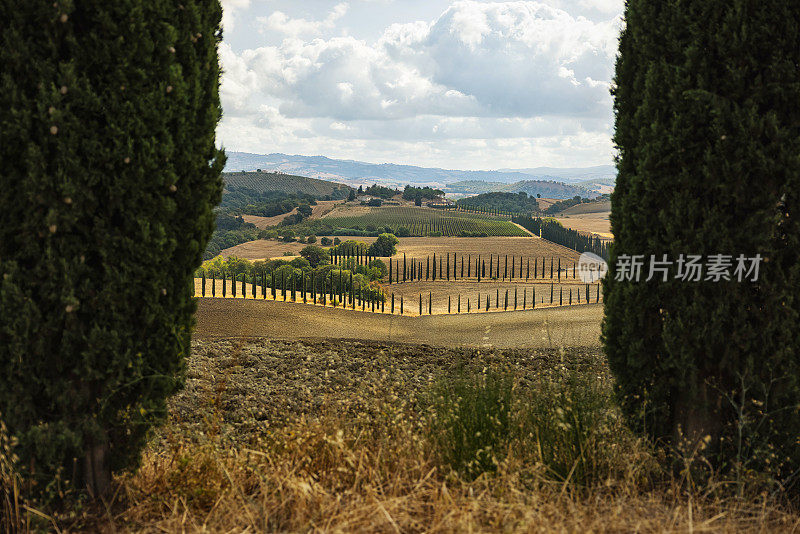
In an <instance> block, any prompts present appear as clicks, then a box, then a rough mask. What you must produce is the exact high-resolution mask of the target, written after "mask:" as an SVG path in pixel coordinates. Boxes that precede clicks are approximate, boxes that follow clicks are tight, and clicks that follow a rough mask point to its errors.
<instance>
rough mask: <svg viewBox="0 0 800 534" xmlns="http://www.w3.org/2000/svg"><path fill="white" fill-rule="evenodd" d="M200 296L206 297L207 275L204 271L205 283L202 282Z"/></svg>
mask: <svg viewBox="0 0 800 534" xmlns="http://www.w3.org/2000/svg"><path fill="white" fill-rule="evenodd" d="M200 294H201V296H203V297H205V296H206V273H205V271H203V281H202V287H201V289H200Z"/></svg>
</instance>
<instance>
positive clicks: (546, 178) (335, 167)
mask: <svg viewBox="0 0 800 534" xmlns="http://www.w3.org/2000/svg"><path fill="white" fill-rule="evenodd" d="M227 155H228V162H227V164H226V166H225V170H226V171H227V172H240V171H255V170H258V169H261V170H264V171H279V172H281V173H286V174H293V175H300V176H308V177H310V178H319V179H323V180H334V181H337V182H342V183H345V184H348V185H352V186H356V187H357V186H359V185H372V184H373V183H377V184H379V185H383V186H387V187H402V186H403V185H405V184H414V185H430V186H435V187H438V188H441V189H443V190H444V191H445V192H446V193H448V196H452V197H461V196H466V195H470V194H476V193H484V192H487V190H485V189H486V187H489V188H490V189H489V191H514V192H518V191H526V192H527V193H528V194H534V195H535V194H536V193H537V192H538V193H540V194H542V196H543V197H544V196H546V194H545V193H544V192H542V191H544V190H553V191H555V190H563V192H562V193H561V194H560V196H558V197H555V196H550V197H549V198H570V197H573V196H575V195H581V196H596V195H597V194H599V193H606V192H608V191H609V190H610V189H612V188H613V185H614V181H615V179H616V174H617V173H616V169H615V167H614V166H613V165H601V166H598V167H588V168H565V169H558V168H551V167H538V168H531V169H500V170H496V171H461V170H450V169H438V168H426V167H415V166H412V165H396V164H393V163H383V164H375V163H365V162H362V161H354V160H338V159H331V158H327V157H325V156H292V155H287V154H249V153H246V152H227ZM458 182H461V183H460V184H458ZM465 182H467V183H465ZM531 182H548V184H549V185H545V184H540V185H541V187H539V186H537V184H535V183H531ZM520 183H521V184H522V185H519V184H520ZM556 183H560V184H562V185H564V186H566V187H563V188H562V187H559V186H555V187H554V184H556ZM482 184H486V186H484V185H482ZM471 185H474V187H471ZM451 186H452V187H451ZM508 186H512V187H508ZM515 187H516V189H515ZM532 192H533V193H532ZM592 193H593V194H592ZM549 194H550V193H548V195H549Z"/></svg>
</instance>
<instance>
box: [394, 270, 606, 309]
mask: <svg viewBox="0 0 800 534" xmlns="http://www.w3.org/2000/svg"><path fill="white" fill-rule="evenodd" d="M570 274H571V273H570ZM598 287H599V286H598V285H597V284H592V285H590V286H589V297H590V298H589V301H590V303H595V302H596V300H597V290H598ZM552 289H553V303H552V304H551V303H550V297H551V293H550V290H551V284H550V282H549V281H547V282H541V280H540V281H539V282H533V281H530V282H528V283H524V282H522V283H515V282H505V283H501V282H496V281H492V280H489V281H485V282H483V281H482V282H480V283H478V282H477V281H474V280H470V281H457V282H453V281H450V282H447V281H439V280H437V281H436V282H431V281H428V282H424V281H423V282H405V283H400V284H383V290H384V292H385V293H386V294H387V295H388V296H389V298H391V295H392V294H394V295H395V301H397V300H398V299H399V298H400V297H403V299H404V302H405V306H406V309H407V310H409V311H410V312H411V313H413V314H419V297H420V295H422V304H423V306H422V308H423V314H430V311H431V309H430V307H429V301H430V304H431V305H432V306H431V307H432V309H433V313H434V314H443V313H457V312H458V309H459V308H458V302H459V297H460V298H461V313H466V312H467V310H468V309H469V310H470V312H471V313H477V312H481V313H486V312H487V309H486V297H489V301H490V302H489V304H490V306H489V309H488V312H496V311H504V310H505V311H507V310H522V309H523V305H524V309H526V310H530V309H533V302H534V298H535V300H536V307H537V308H543V307H549V306H558V305H564V306H566V305H569V303H570V291H571V292H572V304H574V305H577V304H586V285H585V284H583V283H581V281H580V280H578V281H577V282H572V283H562V284H559V283H557V282H556V283H554V284H552ZM506 292H508V304H507V306H508V307H506ZM479 297H480V302H478V300H479ZM448 299H449V300H448ZM602 300H603V299H602V291H601V295H600V302H602ZM448 303H449V311H448ZM478 306H480V307H478Z"/></svg>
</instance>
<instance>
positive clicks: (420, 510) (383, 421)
mask: <svg viewBox="0 0 800 534" xmlns="http://www.w3.org/2000/svg"><path fill="white" fill-rule="evenodd" d="M378 348H379V347H378ZM423 348H424V347H419V348H418V349H419V350H422V349H423ZM284 349H285V350H289V351H292V350H300V349H301V346H299V345H298V346H297V347H294V348H293V347H292V346H287V347H284ZM254 350H255V349H254V348H253V347H250V348H248V349H247V351H244V350H242V347H241V346H234V347H233V349H232V350H231V351H230V352H229V353H226V354H217V353H213V354H212V353H209V354H205V357H206V360H203V361H205V362H206V363H205V364H204V365H212V364H209V363H208V362H215V363H216V364H217V365H218V367H214V368H208V369H204V368H203V366H198V365H197V362H195V363H194V364H191V363H190V377H193V376H201V378H202V380H201V384H205V386H202V387H198V386H194V387H193V388H192V389H191V391H187V392H186V393H184V394H181V395H182V397H185V398H183V400H182V401H180V402H178V403H173V405H172V409H171V419H170V422H169V423H168V424H167V425H165V426H164V427H163V428H162V429H160V430H159V432H158V433H157V436H156V438H155V439H154V440H153V441H152V442H151V444H150V446H149V447H148V448H147V450H146V451H145V452H144V454H143V457H142V465H141V468H140V469H139V470H138V471H137V472H136V473H134V474H127V475H123V476H120V477H117V478H116V483H117V490H116V493H115V494H114V495H113V497H112V498H111V499H110V501H109V502H107V503H106V504H105V505H92V506H89V507H87V508H83V509H79V511H78V513H77V516H74V517H72V518H70V517H67V516H65V517H60V518H59V517H57V518H53V520H52V522H49V521H46V520H42V522H40V525H44V527H43V528H45V529H46V528H48V526H49V527H50V528H52V530H58V529H63V531H70V532H75V531H85V532H498V531H502V532H766V531H781V532H793V531H797V530H798V529H800V515H798V513H797V512H796V511H795V510H793V509H792V508H791V507H789V506H788V505H787V504H786V503H781V502H779V501H777V500H773V499H771V498H769V497H767V496H765V495H760V494H755V495H752V494H751V495H748V496H747V497H746V498H730V497H724V496H722V495H725V492H720V491H717V490H718V486H713V485H712V487H711V488H710V489H709V490H707V491H703V490H698V489H692V485H691V484H686V481H685V480H684V479H681V478H680V477H672V476H670V475H668V474H666V473H665V472H664V471H663V470H662V469H661V468H660V467H659V465H660V463H659V460H660V458H658V457H657V455H656V454H655V453H654V452H653V451H652V450H651V448H650V447H649V446H647V444H645V443H643V442H642V441H639V440H636V439H634V438H632V437H630V436H627V435H622V434H624V433H620V432H617V431H616V430H615V431H614V433H613V434H612V437H611V438H609V439H610V440H611V441H610V442H608V443H605V444H602V445H601V447H607V448H608V451H606V453H605V454H606V457H607V459H608V461H610V462H611V463H612V464H613V465H612V466H611V468H610V469H608V470H607V471H606V472H605V474H604V475H603V477H602V478H601V479H599V480H598V481H597V482H592V483H587V484H585V485H577V484H575V483H574V482H571V481H569V479H568V481H567V482H561V481H557V480H555V479H554V478H553V476H551V475H550V474H549V473H548V471H547V469H546V468H545V467H544V466H543V465H541V464H537V463H535V462H531V461H530V457H531V455H529V454H527V455H526V454H525V453H524V451H522V454H518V452H519V451H516V450H511V449H509V453H508V455H507V456H506V457H505V459H504V460H503V461H502V462H500V464H499V465H498V468H497V471H496V472H494V473H491V474H483V475H481V476H479V477H478V478H477V479H474V480H468V479H465V478H463V477H461V476H460V475H458V474H457V473H456V472H453V471H450V470H449V468H448V467H446V466H443V465H442V464H441V463H439V462H437V460H436V458H437V455H436V452H435V451H433V450H432V449H431V443H430V441H428V440H427V439H426V436H427V434H426V425H427V423H426V419H425V417H420V413H419V411H416V412H415V410H414V407H413V402H414V401H413V399H412V397H413V395H403V394H402V393H403V390H404V389H407V388H408V386H407V385H405V384H402V383H400V382H397V380H396V378H397V377H398V376H401V375H394V373H395V372H400V371H396V367H395V366H394V365H391V364H389V365H387V366H386V368H385V369H384V372H379V370H378V369H375V370H374V372H375V373H378V374H377V375H376V376H379V377H380V378H379V379H378V380H377V381H378V382H380V384H378V385H376V384H372V383H365V381H364V380H358V379H355V378H356V377H357V375H358V372H357V371H353V376H352V377H351V378H353V379H354V380H353V381H352V383H351V385H350V386H343V384H345V385H346V384H348V383H350V382H349V380H347V381H345V382H341V381H340V380H337V379H336V378H335V377H333V376H332V377H331V379H330V380H328V381H329V386H330V389H329V392H330V393H329V396H326V399H327V400H326V402H324V403H323V404H322V406H321V407H320V408H318V409H315V410H312V411H311V412H309V413H304V414H300V415H298V416H297V417H293V418H292V417H289V418H287V420H286V422H280V420H281V419H282V418H281V417H278V415H277V414H272V415H266V414H264V417H262V416H261V414H259V413H255V414H254V415H255V416H256V417H255V419H254V420H251V421H247V422H245V428H241V427H237V425H240V424H241V422H237V419H236V415H235V414H236V412H237V410H240V407H241V405H242V404H243V402H242V401H243V400H244V399H250V398H251V397H252V396H253V395H255V391H256V390H255V389H250V388H251V387H252V388H255V387H256V385H253V386H248V383H247V382H241V381H234V380H232V378H233V377H234V376H241V375H242V373H244V372H248V371H247V370H249V369H253V371H252V372H253V373H254V374H253V376H254V377H257V376H259V375H258V372H259V371H258V369H257V367H258V365H256V366H255V367H256V368H254V367H252V365H253V362H254V360H253V358H254V357H256V356H258V355H259V354H263V355H265V356H264V357H267V358H275V357H277V356H279V355H276V351H278V352H280V350H281V349H280V347H279V346H278V345H275V344H274V343H273V344H271V345H268V346H267V347H266V348H265V349H264V350H262V352H261V353H258V352H253V351H254ZM302 350H306V351H307V350H311V351H312V352H313V351H314V350H317V351H319V355H318V357H319V359H330V361H333V359H331V358H334V357H333V356H332V355H331V346H330V345H327V344H325V343H322V344H320V345H319V346H318V347H311V348H310V349H309V346H307V345H304V346H303V347H302ZM359 350H360V351H361V352H363V353H364V354H361V356H362V357H366V353H365V352H364V351H365V350H366V349H364V347H361V348H360V349H359ZM376 350H377V349H376ZM383 350H400V349H397V348H396V349H391V348H388V347H387V348H384V349H383ZM381 353H383V351H381ZM401 354H402V351H400V352H398V356H399V355H401ZM309 355H310V354H307V355H306V356H309ZM306 356H303V357H298V358H296V360H297V362H300V363H301V362H305V361H307V359H306ZM474 356H475V355H473V357H474ZM477 356H478V360H481V359H482V358H483V357H482V356H480V355H477ZM551 356H553V355H551ZM540 357H545V358H546V357H547V356H546V355H544V354H542V355H540ZM563 357H564V356H563V353H562V358H563ZM431 358H432V359H429V361H430V362H433V361H436V358H437V357H434V356H433V355H431ZM508 359H513V355H512V354H497V355H495V356H493V357H489V356H486V364H487V365H492V363H491V362H494V361H505V360H508ZM365 361H367V360H365ZM402 361H405V359H403V360H402ZM518 361H519V362H523V363H524V364H526V365H528V363H525V362H530V361H532V360H531V359H530V358H525V357H520V358H518ZM384 363H388V362H384ZM350 365H351V364H350V363H349V362H341V363H340V364H337V366H338V367H336V368H337V369H338V370H340V371H344V370H345V369H347V368H348V366H350ZM403 365H406V364H403ZM481 365H484V364H483V363H481V362H480V361H479V363H478V368H480V366H481ZM582 365H586V362H584V363H583V364H582ZM589 369H590V371H589V372H592V373H595V372H600V373H603V372H604V371H602V368H598V367H597V366H596V365H590V367H589ZM533 372H535V371H533ZM284 374H285V373H284ZM401 374H402V372H401ZM426 374H427V372H424V373H422V375H420V376H419V377H418V378H419V379H424V378H425V376H424V375H426ZM326 379H327V373H326ZM260 382H263V380H261V381H260ZM260 382H258V381H257V382H256V383H255V384H259V383H260ZM262 386H264V387H267V386H266V385H264V384H262ZM312 387H314V386H312ZM297 394H299V392H298V393H297ZM381 399H382V400H381ZM313 400H314V399H313V397H310V398H309V402H312V401H313ZM274 401H275V400H274V399H272V400H271V402H274ZM248 402H253V403H257V402H258V399H253V400H252V401H248ZM312 404H313V402H312ZM181 406H183V407H184V408H183V410H184V411H182V409H181ZM186 406H190V407H191V412H189V413H186V412H185V409H186V408H185V407H186ZM359 407H360V408H359ZM184 413H186V417H187V418H190V417H191V418H192V419H193V420H195V421H197V420H199V421H201V422H200V423H199V424H196V423H191V422H190V421H185V422H184V421H183V420H182V415H181V414H184ZM592 454H595V453H592ZM26 515H28V516H30V515H31V512H29V511H25V510H24V509H23V510H22V516H23V517H24V516H26ZM0 524H2V523H0ZM23 530H24V529H23Z"/></svg>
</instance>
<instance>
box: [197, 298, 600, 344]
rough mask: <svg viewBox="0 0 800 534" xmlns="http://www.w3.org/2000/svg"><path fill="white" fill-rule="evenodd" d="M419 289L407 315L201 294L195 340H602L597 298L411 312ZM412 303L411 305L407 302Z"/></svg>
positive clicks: (543, 342)
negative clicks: (514, 307)
mask: <svg viewBox="0 0 800 534" xmlns="http://www.w3.org/2000/svg"><path fill="white" fill-rule="evenodd" d="M416 299H418V297H417V296H415V297H414V299H412V300H413V302H411V303H405V304H406V307H405V309H404V310H403V313H404V315H403V316H402V317H401V316H400V315H399V313H400V309H399V302H396V308H395V314H394V315H392V314H390V312H389V309H390V308H389V306H387V307H386V308H385V311H384V313H371V312H363V311H361V310H360V309H356V310H352V309H350V308H349V307H348V308H347V309H342V308H341V307H337V308H333V307H331V306H328V307H323V306H315V305H313V304H302V303H293V302H282V301H277V302H276V301H273V300H266V301H265V300H253V299H251V298H248V299H243V298H236V299H233V298H225V299H223V298H204V299H199V302H198V310H197V328H196V329H195V337H196V338H197V339H204V340H205V339H219V338H255V337H266V338H269V339H295V340H296V339H351V340H353V339H355V340H373V341H400V342H406V343H418V344H425V345H429V346H434V347H504V348H547V347H554V346H565V347H570V346H578V347H597V346H599V345H600V321H601V320H602V318H603V307H602V304H583V305H580V306H564V307H559V308H549V307H546V308H537V309H536V310H526V311H508V312H497V313H495V312H492V313H469V314H467V313H464V314H460V315H455V314H454V315H423V316H422V317H416V316H415V315H417V310H416V309H415V308H417V307H418V300H416ZM409 308H410V309H409Z"/></svg>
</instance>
